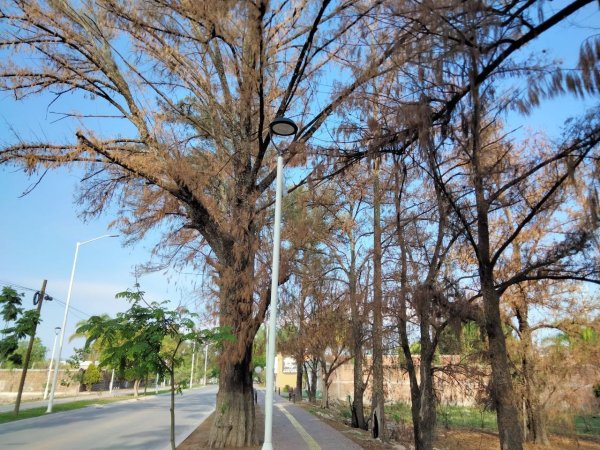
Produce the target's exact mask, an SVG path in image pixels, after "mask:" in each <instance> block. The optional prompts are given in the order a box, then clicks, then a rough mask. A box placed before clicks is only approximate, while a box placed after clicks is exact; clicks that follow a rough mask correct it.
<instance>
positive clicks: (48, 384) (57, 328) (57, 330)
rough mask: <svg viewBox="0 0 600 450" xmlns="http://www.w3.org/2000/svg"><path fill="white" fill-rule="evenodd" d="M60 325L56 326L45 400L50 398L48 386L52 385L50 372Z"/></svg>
mask: <svg viewBox="0 0 600 450" xmlns="http://www.w3.org/2000/svg"><path fill="white" fill-rule="evenodd" d="M59 331H60V327H56V328H54V344H52V356H51V357H50V367H48V377H47V378H46V387H45V388H44V400H46V399H47V398H48V386H50V374H51V373H52V364H53V363H54V353H55V351H56V338H57V337H58V333H59Z"/></svg>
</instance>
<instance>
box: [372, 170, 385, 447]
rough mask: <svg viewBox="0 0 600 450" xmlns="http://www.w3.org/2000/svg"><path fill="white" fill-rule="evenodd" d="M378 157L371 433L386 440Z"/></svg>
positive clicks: (374, 177) (375, 199)
mask: <svg viewBox="0 0 600 450" xmlns="http://www.w3.org/2000/svg"><path fill="white" fill-rule="evenodd" d="M379 164H380V161H379V159H376V160H375V170H374V174H373V389H372V393H373V394H372V397H371V424H372V426H371V436H372V437H373V438H380V439H381V440H382V441H384V442H385V441H386V440H387V438H386V435H385V411H384V401H385V399H384V390H383V292H382V289H383V286H382V273H381V272H382V267H381V265H382V261H381V260H382V249H381V189H380V186H379Z"/></svg>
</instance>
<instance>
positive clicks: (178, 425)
mask: <svg viewBox="0 0 600 450" xmlns="http://www.w3.org/2000/svg"><path fill="white" fill-rule="evenodd" d="M216 392H217V387H216V386H209V387H205V388H201V389H193V390H191V391H189V390H188V391H184V393H183V395H177V396H176V405H175V440H176V443H177V444H179V443H180V442H182V441H183V440H184V439H185V438H186V437H187V436H188V435H189V434H190V433H191V432H192V431H193V430H194V429H195V428H196V427H197V426H198V424H199V423H200V422H201V421H202V420H204V419H205V418H206V417H208V416H209V415H210V414H211V412H212V411H213V410H214V407H215V399H216V395H215V394H216ZM169 428H170V426H169V395H168V394H161V395H157V396H152V397H147V398H145V399H144V400H139V401H136V400H127V401H125V402H119V403H111V404H108V405H102V406H98V407H95V406H91V407H87V408H82V409H77V410H73V411H67V412H59V413H53V414H48V415H45V416H41V417H36V418H33V419H25V420H20V421H16V422H11V423H7V424H4V425H0V448H1V449H3V450H8V449H11V450H12V449H27V450H58V449H60V450H83V449H86V450H103V449H106V450H109V449H110V450H115V449H119V450H127V449H136V450H138V449H144V450H167V449H170V444H169Z"/></svg>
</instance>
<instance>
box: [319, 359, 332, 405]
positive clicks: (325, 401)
mask: <svg viewBox="0 0 600 450" xmlns="http://www.w3.org/2000/svg"><path fill="white" fill-rule="evenodd" d="M329 376H330V373H329V372H328V371H327V361H325V356H323V357H322V358H321V381H322V384H323V392H321V408H329V384H330V383H329Z"/></svg>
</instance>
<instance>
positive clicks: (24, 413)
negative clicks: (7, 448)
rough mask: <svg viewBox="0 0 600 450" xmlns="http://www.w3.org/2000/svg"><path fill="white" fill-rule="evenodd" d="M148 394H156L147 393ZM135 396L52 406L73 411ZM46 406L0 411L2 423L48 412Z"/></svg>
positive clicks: (55, 408) (55, 409) (54, 409)
mask: <svg viewBox="0 0 600 450" xmlns="http://www.w3.org/2000/svg"><path fill="white" fill-rule="evenodd" d="M146 395H154V392H153V393H152V394H150V393H147V394H146ZM131 398H133V394H131V395H124V396H120V397H110V398H95V399H89V400H75V401H73V402H68V403H55V404H54V406H53V407H52V409H53V412H61V411H71V410H73V409H80V408H85V407H87V406H91V405H105V404H107V403H114V402H120V401H123V400H129V399H131ZM46 409H47V407H46V406H39V407H37V408H28V409H21V411H19V415H18V416H17V415H15V413H14V412H13V411H10V412H3V413H0V424H2V423H8V422H14V421H15V420H23V419H31V418H32V417H39V416H43V415H45V414H46Z"/></svg>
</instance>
